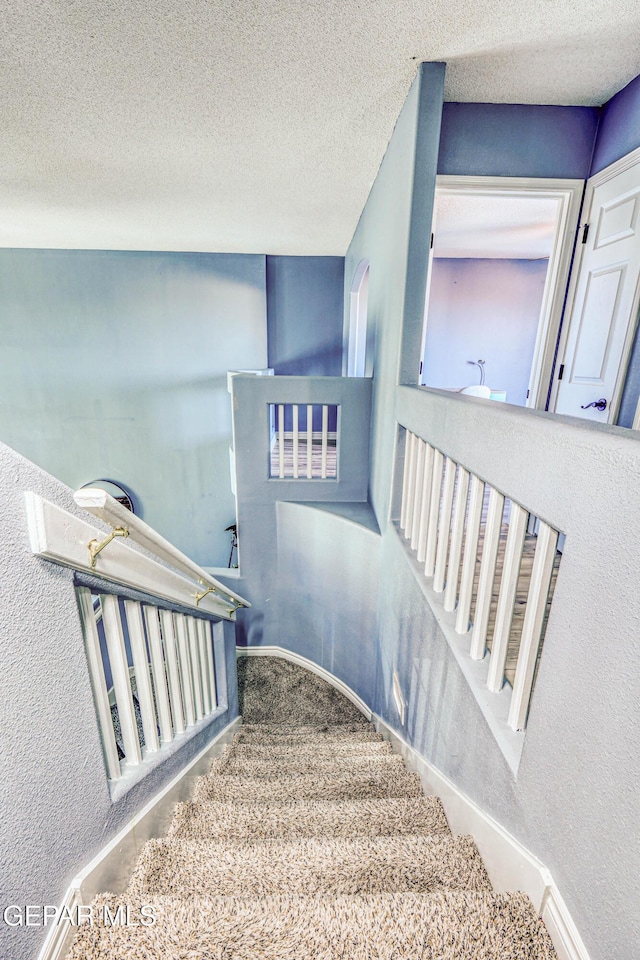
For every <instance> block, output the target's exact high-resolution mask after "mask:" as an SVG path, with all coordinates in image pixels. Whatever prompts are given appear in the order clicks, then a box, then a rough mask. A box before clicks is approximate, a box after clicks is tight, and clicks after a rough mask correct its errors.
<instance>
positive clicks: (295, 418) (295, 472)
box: [292, 403, 299, 480]
mask: <svg viewBox="0 0 640 960" xmlns="http://www.w3.org/2000/svg"><path fill="white" fill-rule="evenodd" d="M292 410H293V476H294V479H295V480H297V479H298V470H299V466H298V404H297V403H294V404H293V408H292Z"/></svg>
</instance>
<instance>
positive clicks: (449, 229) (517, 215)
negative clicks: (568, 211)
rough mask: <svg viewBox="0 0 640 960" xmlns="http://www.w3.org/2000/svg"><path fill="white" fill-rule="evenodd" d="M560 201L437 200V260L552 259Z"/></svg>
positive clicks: (542, 199)
mask: <svg viewBox="0 0 640 960" xmlns="http://www.w3.org/2000/svg"><path fill="white" fill-rule="evenodd" d="M558 207H559V201H558V200H553V199H547V198H538V197H529V198H520V197H468V196H437V194H436V215H435V222H434V237H435V239H434V244H433V254H434V256H435V257H473V258H478V257H484V258H489V259H496V258H499V259H505V258H506V259H510V260H539V259H542V258H546V257H548V256H549V255H550V253H551V247H552V244H553V236H554V233H555V226H556V219H557V217H558Z"/></svg>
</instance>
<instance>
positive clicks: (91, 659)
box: [78, 587, 121, 780]
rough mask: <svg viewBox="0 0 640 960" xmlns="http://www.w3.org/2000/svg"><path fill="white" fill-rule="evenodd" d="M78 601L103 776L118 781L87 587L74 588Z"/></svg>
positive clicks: (109, 707)
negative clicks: (105, 768) (101, 757)
mask: <svg viewBox="0 0 640 960" xmlns="http://www.w3.org/2000/svg"><path fill="white" fill-rule="evenodd" d="M78 603H79V605H80V613H81V616H82V627H83V631H84V644H85V650H86V653H87V663H88V665H89V677H90V679H91V687H92V689H93V699H94V701H95V705H96V713H97V715H98V726H99V728H100V734H101V737H102V748H103V751H104V761H105V764H106V767H107V776H108V777H109V779H110V780H118V779H119V777H120V776H121V773H120V760H119V759H118V747H117V746H116V738H115V734H114V732H113V720H112V718H111V706H110V704H109V692H108V690H107V681H106V679H105V675H104V664H103V662H102V653H101V650H100V635H99V633H98V627H97V625H96V617H95V611H94V608H93V597H92V596H91V591H90V590H89V588H88V587H78Z"/></svg>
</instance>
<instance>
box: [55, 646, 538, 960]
mask: <svg viewBox="0 0 640 960" xmlns="http://www.w3.org/2000/svg"><path fill="white" fill-rule="evenodd" d="M238 671H239V680H240V694H241V711H242V714H243V717H244V725H243V726H242V727H241V729H240V732H239V733H237V734H236V735H235V737H234V740H233V743H232V744H231V745H230V746H229V747H228V748H227V749H226V752H225V754H224V755H223V756H222V757H221V758H220V759H218V760H216V761H214V764H213V767H212V770H211V772H210V774H209V775H208V776H207V777H204V778H202V779H201V780H200V781H199V782H198V784H197V787H196V790H195V793H194V796H193V798H192V800H191V801H189V802H188V803H181V804H179V805H178V807H177V809H176V813H175V816H174V819H173V822H172V824H171V827H170V830H169V833H168V835H167V836H166V837H164V838H161V839H156V840H151V841H149V842H148V843H147V844H146V846H145V848H144V851H143V853H142V856H141V857H140V860H139V862H138V864H137V867H136V869H135V872H134V875H133V877H132V878H131V882H130V885H129V889H128V890H127V891H126V893H125V894H124V895H122V896H119V897H116V896H113V895H110V894H105V895H103V896H102V897H101V898H99V899H98V901H97V902H96V905H105V904H106V905H108V906H109V908H110V910H111V911H112V913H114V912H115V910H116V909H117V907H118V905H120V904H127V905H129V909H130V913H131V915H132V916H135V915H136V912H137V910H138V908H139V907H140V906H141V905H143V904H149V905H152V906H153V907H154V908H155V913H156V923H155V924H154V925H153V926H143V925H140V926H128V927H127V926H105V925H104V924H102V923H94V924H93V925H92V926H83V927H81V928H80V930H79V933H78V936H77V939H76V942H75V944H74V947H73V951H72V958H73V960H88V958H95V960H97V958H101V960H151V958H153V960H156V958H157V960H161V958H162V960H338V958H340V960H552V958H554V957H555V953H554V950H553V946H552V944H551V941H550V939H549V937H548V935H547V933H546V930H545V928H544V926H543V924H542V922H541V921H540V920H539V918H538V917H537V916H536V914H535V912H534V910H533V908H532V906H531V903H530V902H529V900H528V899H527V897H526V896H525V895H524V894H521V893H510V894H496V893H493V892H492V889H491V883H490V881H489V878H488V876H487V873H486V871H485V868H484V865H483V863H482V860H481V858H480V855H479V853H478V851H477V849H476V847H475V844H474V842H473V840H472V839H471V838H470V837H454V836H452V835H451V832H450V830H449V827H448V824H447V820H446V817H445V814H444V810H443V808H442V805H441V803H440V801H439V800H438V799H436V798H435V797H425V796H424V795H423V793H422V789H421V786H420V781H419V779H418V777H417V775H416V774H412V773H408V772H407V771H406V769H405V768H404V764H403V761H402V759H401V758H399V757H397V756H394V755H393V754H392V752H391V748H390V746H389V744H388V743H385V742H384V741H383V740H382V738H381V736H380V735H379V734H377V733H375V732H374V730H373V728H372V727H371V726H370V724H368V723H367V722H366V720H365V719H364V717H362V715H361V714H360V713H359V712H358V710H357V709H356V708H355V707H354V706H353V705H352V704H351V703H350V702H349V701H348V700H347V699H346V698H344V697H343V696H342V695H341V694H340V693H338V692H337V691H336V690H335V689H334V688H333V687H331V686H329V685H328V684H326V683H324V681H322V680H320V679H319V678H318V677H316V676H314V675H313V674H310V673H308V672H307V671H305V670H302V669H301V668H299V667H297V666H294V665H293V664H291V663H288V662H287V661H284V660H278V659H274V658H267V657H255V658H242V659H240V660H239V665H238ZM98 912H99V911H96V914H97V913H98Z"/></svg>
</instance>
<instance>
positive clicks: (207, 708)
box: [196, 619, 211, 717]
mask: <svg viewBox="0 0 640 960" xmlns="http://www.w3.org/2000/svg"><path fill="white" fill-rule="evenodd" d="M204 627H205V621H204V620H200V619H198V620H196V631H197V634H198V655H199V659H200V676H201V677H202V708H203V711H204V715H205V717H207V716H209V714H210V713H211V691H210V689H209V665H208V663H207V646H206V637H205V632H204Z"/></svg>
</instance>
